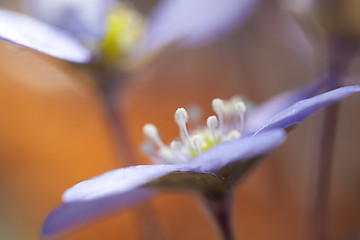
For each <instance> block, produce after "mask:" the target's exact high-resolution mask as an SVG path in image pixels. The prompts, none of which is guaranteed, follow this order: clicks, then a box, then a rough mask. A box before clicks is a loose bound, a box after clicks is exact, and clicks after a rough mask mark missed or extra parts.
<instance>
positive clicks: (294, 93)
mask: <svg viewBox="0 0 360 240" xmlns="http://www.w3.org/2000/svg"><path fill="white" fill-rule="evenodd" d="M329 84H331V82H329V81H328V80H327V77H325V78H324V79H322V80H320V81H317V82H315V83H312V84H310V85H306V86H305V87H302V88H300V89H295V90H290V91H286V92H283V93H281V94H279V95H276V96H275V97H272V98H271V99H269V100H267V101H266V102H264V103H262V104H260V105H259V106H257V107H256V108H255V109H254V110H253V111H252V112H251V113H249V115H248V117H247V122H246V131H247V132H255V131H257V130H258V129H259V128H260V127H262V126H264V124H265V123H266V122H267V121H268V120H269V119H270V118H272V117H273V116H275V115H276V114H277V113H279V112H281V111H282V110H284V109H285V108H288V107H290V106H291V105H293V104H294V103H296V102H298V101H300V100H302V99H305V98H309V97H313V96H314V95H315V94H317V93H318V92H319V91H320V90H321V89H323V88H326V87H327V86H328V85H329Z"/></svg>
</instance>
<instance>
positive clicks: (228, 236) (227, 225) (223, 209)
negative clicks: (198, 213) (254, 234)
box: [203, 193, 235, 240]
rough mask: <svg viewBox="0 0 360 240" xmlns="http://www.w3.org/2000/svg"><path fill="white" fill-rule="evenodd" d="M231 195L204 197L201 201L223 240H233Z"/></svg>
mask: <svg viewBox="0 0 360 240" xmlns="http://www.w3.org/2000/svg"><path fill="white" fill-rule="evenodd" d="M231 196H232V194H229V193H227V194H224V195H221V196H205V197H204V199H203V201H204V203H205V206H206V207H207V209H208V211H209V212H210V214H211V215H212V217H213V219H214V220H215V223H216V224H217V225H218V227H219V230H220V232H221V235H222V239H223V240H234V239H235V237H234V234H233V231H232V227H231V199H232V197H231Z"/></svg>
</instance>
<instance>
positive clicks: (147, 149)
mask: <svg viewBox="0 0 360 240" xmlns="http://www.w3.org/2000/svg"><path fill="white" fill-rule="evenodd" d="M141 151H142V152H143V153H145V154H146V155H148V156H151V155H153V154H154V152H155V146H154V144H153V143H152V142H150V141H146V142H144V143H143V144H141Z"/></svg>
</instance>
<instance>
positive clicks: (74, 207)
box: [42, 165, 187, 236]
mask: <svg viewBox="0 0 360 240" xmlns="http://www.w3.org/2000/svg"><path fill="white" fill-rule="evenodd" d="M186 169H187V168H186V166H180V165H140V166H133V167H128V168H121V169H116V170H112V171H109V172H106V173H104V174H102V175H99V176H97V177H94V178H92V179H89V180H86V181H83V182H81V183H78V184H76V185H75V186H73V187H72V188H70V189H68V190H67V191H66V192H65V193H64V195H63V202H64V204H63V205H60V206H59V207H58V208H57V209H55V210H54V211H53V212H52V213H51V214H50V215H49V216H48V218H47V219H46V221H45V223H44V226H43V229H42V234H43V235H44V236H53V235H57V234H59V233H63V232H64V231H68V230H71V229H72V228H74V227H78V226H79V224H84V223H86V222H89V221H92V220H94V219H96V218H98V217H100V216H103V215H105V214H108V213H111V212H112V211H114V210H122V209H125V208H129V207H130V206H132V205H134V204H136V203H138V202H140V201H143V200H146V199H147V198H148V197H151V196H152V194H153V193H154V192H153V191H151V190H150V189H148V188H142V186H143V185H144V184H146V183H148V182H150V181H152V180H154V179H157V178H159V177H162V176H164V175H166V174H169V173H171V172H174V171H181V170H186Z"/></svg>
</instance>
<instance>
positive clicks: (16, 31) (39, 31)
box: [0, 9, 91, 63]
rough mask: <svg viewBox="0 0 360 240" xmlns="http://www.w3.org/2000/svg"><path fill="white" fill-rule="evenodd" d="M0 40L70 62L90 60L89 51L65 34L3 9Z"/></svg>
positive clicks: (0, 12) (0, 10)
mask: <svg viewBox="0 0 360 240" xmlns="http://www.w3.org/2000/svg"><path fill="white" fill-rule="evenodd" d="M0 39H4V40H7V41H10V42H13V43H16V44H19V45H23V46H25V47H29V48H32V49H35V50H37V51H40V52H42V53H45V54H48V55H51V56H53V57H57V58H61V59H64V60H68V61H71V62H78V63H84V62H88V61H90V59H91V54H90V52H89V50H87V49H86V48H85V47H84V46H82V45H81V44H80V43H79V42H77V40H76V39H75V38H73V37H72V36H70V35H68V34H67V33H66V32H64V31H61V30H60V29H56V28H53V27H51V26H49V25H47V24H45V23H42V22H39V21H37V20H35V19H33V18H30V17H28V16H25V15H23V14H19V13H15V12H11V11H7V10H4V9H0Z"/></svg>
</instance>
